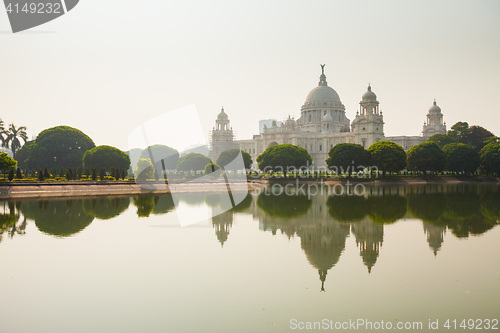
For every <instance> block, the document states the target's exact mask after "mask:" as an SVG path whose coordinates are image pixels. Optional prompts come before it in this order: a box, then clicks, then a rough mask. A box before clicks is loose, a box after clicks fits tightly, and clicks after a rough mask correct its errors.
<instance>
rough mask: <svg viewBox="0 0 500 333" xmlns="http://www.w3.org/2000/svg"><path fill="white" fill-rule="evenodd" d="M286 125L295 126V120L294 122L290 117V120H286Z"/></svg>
mask: <svg viewBox="0 0 500 333" xmlns="http://www.w3.org/2000/svg"><path fill="white" fill-rule="evenodd" d="M285 125H286V126H293V125H295V120H293V119H292V118H290V116H288V119H287V120H286V122H285Z"/></svg>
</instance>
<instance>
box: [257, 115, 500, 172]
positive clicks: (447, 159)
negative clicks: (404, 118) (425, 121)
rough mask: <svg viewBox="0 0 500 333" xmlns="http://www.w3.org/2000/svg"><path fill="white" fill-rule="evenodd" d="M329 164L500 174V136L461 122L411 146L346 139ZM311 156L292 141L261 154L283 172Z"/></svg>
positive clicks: (342, 168)
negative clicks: (362, 143)
mask: <svg viewBox="0 0 500 333" xmlns="http://www.w3.org/2000/svg"><path fill="white" fill-rule="evenodd" d="M328 156H329V157H328V159H327V160H326V164H327V166H328V168H329V169H330V170H333V171H335V172H336V173H337V174H349V175H352V174H353V173H355V172H359V171H366V170H367V169H368V170H370V169H372V170H373V169H378V170H379V171H382V172H383V174H384V175H385V174H386V173H388V172H400V171H402V170H408V171H414V172H419V173H437V172H442V171H450V172H454V173H460V174H472V173H476V172H478V171H481V172H483V173H484V174H491V175H494V174H495V175H498V176H500V138H498V137H495V136H493V134H492V133H491V132H489V131H488V130H486V129H484V128H482V127H480V126H471V127H469V125H468V124H467V123H464V122H459V123H457V124H455V125H454V126H452V128H451V130H450V131H448V133H447V134H438V135H435V136H433V137H431V138H430V139H429V141H426V142H423V143H421V144H419V145H416V146H413V147H411V148H410V149H409V150H408V151H407V152H405V150H404V149H403V148H402V147H401V146H399V145H397V144H395V143H393V142H390V141H379V142H376V143H374V144H372V145H371V146H370V147H369V148H368V149H367V150H366V149H364V148H363V147H362V146H361V145H358V144H351V143H342V144H338V145H335V146H334V147H333V148H332V149H331V150H330V151H329V153H328ZM311 161H312V158H311V156H310V155H309V153H308V152H307V150H306V149H304V148H302V147H298V146H295V145H290V144H281V145H274V146H270V147H268V148H267V149H266V150H265V151H264V152H263V153H262V154H261V155H260V156H259V157H258V158H257V162H258V163H259V168H260V169H261V170H263V171H271V170H272V171H275V172H276V171H279V172H283V173H284V174H288V173H289V172H291V171H293V172H295V171H296V170H298V169H303V170H307V169H308V168H309V166H310V165H311Z"/></svg>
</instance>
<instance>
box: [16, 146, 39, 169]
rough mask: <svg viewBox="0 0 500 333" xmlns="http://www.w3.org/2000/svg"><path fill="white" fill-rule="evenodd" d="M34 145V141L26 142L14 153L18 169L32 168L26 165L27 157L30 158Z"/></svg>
mask: <svg viewBox="0 0 500 333" xmlns="http://www.w3.org/2000/svg"><path fill="white" fill-rule="evenodd" d="M34 145H35V140H32V141H27V142H26V143H25V144H24V145H23V146H22V147H21V148H19V149H18V150H17V151H16V160H17V163H18V164H19V167H20V168H21V169H23V170H25V169H29V168H32V167H33V166H32V165H29V164H28V157H29V156H30V153H31V149H33V147H34Z"/></svg>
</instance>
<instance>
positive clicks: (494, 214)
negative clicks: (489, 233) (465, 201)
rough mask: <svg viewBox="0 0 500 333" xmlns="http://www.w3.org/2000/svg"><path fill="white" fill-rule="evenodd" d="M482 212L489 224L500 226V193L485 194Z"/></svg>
mask: <svg viewBox="0 0 500 333" xmlns="http://www.w3.org/2000/svg"><path fill="white" fill-rule="evenodd" d="M480 211H481V215H483V217H484V218H485V220H486V222H487V223H488V224H492V225H495V224H500V192H490V193H485V194H483V195H482V196H481V208H480Z"/></svg>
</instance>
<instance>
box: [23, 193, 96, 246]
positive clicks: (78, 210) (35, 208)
mask: <svg viewBox="0 0 500 333" xmlns="http://www.w3.org/2000/svg"><path fill="white" fill-rule="evenodd" d="M20 210H21V212H22V213H23V215H24V216H26V217H27V218H28V219H30V220H34V221H35V224H36V226H37V228H38V230H40V231H41V232H43V233H46V234H49V235H54V236H63V237H66V236H71V235H73V234H76V233H78V232H80V231H82V230H83V229H85V228H86V227H87V226H88V225H89V224H90V223H91V222H92V221H93V220H94V217H93V216H91V215H88V214H87V213H86V212H85V210H84V209H83V200H82V199H74V200H40V201H23V202H22V203H21V207H20Z"/></svg>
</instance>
